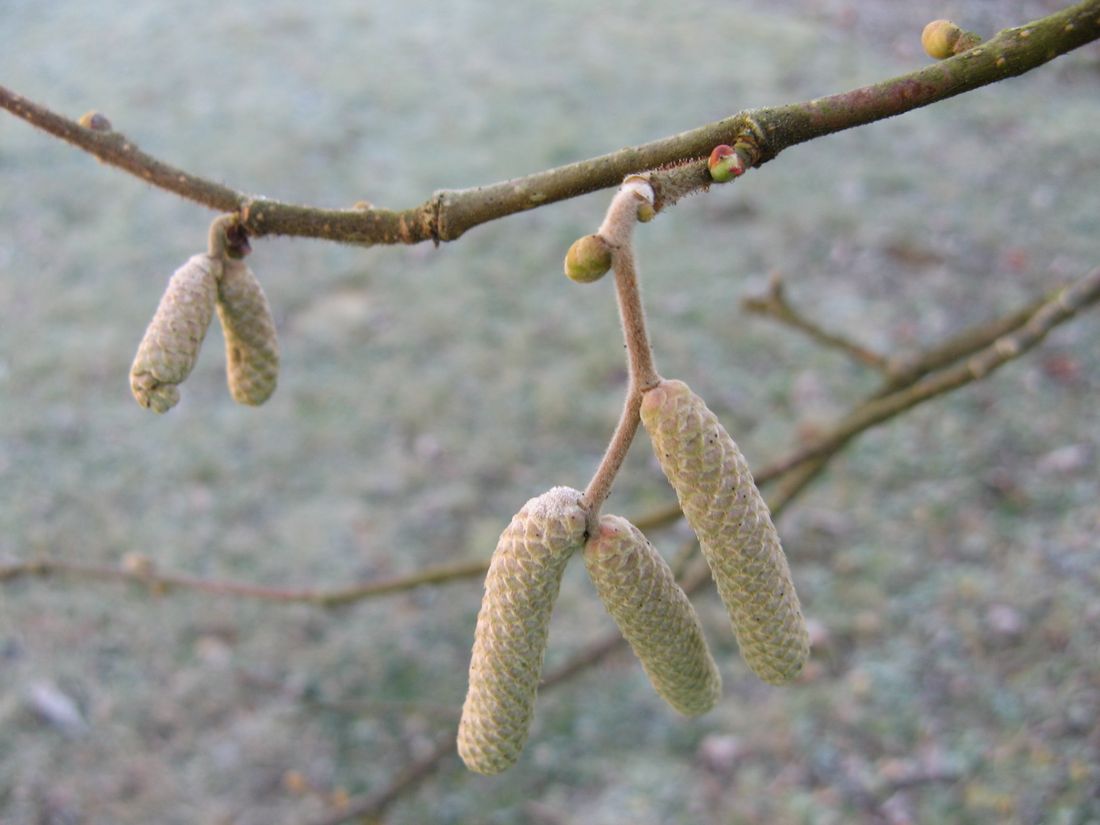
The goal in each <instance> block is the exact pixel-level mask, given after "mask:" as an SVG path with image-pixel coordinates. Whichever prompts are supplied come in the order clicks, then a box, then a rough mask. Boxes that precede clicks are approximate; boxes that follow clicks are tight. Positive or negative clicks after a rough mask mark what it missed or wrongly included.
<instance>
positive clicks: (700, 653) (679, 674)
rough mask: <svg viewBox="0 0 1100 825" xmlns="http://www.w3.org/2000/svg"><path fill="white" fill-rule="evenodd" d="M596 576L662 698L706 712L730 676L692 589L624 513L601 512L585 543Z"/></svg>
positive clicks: (688, 710)
mask: <svg viewBox="0 0 1100 825" xmlns="http://www.w3.org/2000/svg"><path fill="white" fill-rule="evenodd" d="M584 562H585V566H586V567H587V569H588V575H589V577H590V578H591V579H592V583H593V584H594V585H595V586H596V592H597V593H598V594H599V597H600V601H602V602H603V603H604V606H605V607H606V608H607V612H608V613H610V614H611V618H613V619H614V620H615V624H616V625H618V628H619V631H620V632H621V633H622V634H623V637H624V638H625V639H626V640H627V641H628V642H629V643H630V646H631V648H633V650H634V654H635V655H636V656H637V657H638V660H639V661H640V662H641V663H642V667H643V668H644V669H645V672H646V675H647V676H648V677H649V681H650V683H651V684H652V685H653V687H654V689H655V690H656V691H657V693H658V694H659V695H660V697H661V698H662V699H664V700H665V701H666V702H668V703H669V704H670V705H672V707H673V708H675V709H676V710H677V711H679V712H680V713H682V714H684V715H686V716H697V715H699V714H701V713H706V712H707V711H708V710H710V709H711V708H713V707H714V706H715V704H717V702H718V699H719V697H720V696H721V694H722V677H721V676H720V675H719V674H718V668H717V666H716V665H715V664H714V659H713V658H712V657H711V655H710V650H709V649H708V648H707V642H706V639H705V638H704V637H703V628H702V627H701V626H700V624H699V617H698V616H697V615H696V613H695V608H693V607H692V606H691V602H690V601H688V597H687V594H685V593H684V591H683V589H682V588H681V587H680V585H678V584H677V583H676V579H675V577H674V576H673V575H672V570H670V569H669V566H668V564H666V563H665V560H664V559H663V558H661V555H660V554H659V553H658V552H657V551H656V550H655V549H654V547H653V545H652V544H650V543H649V541H648V540H647V539H646V537H645V536H644V535H643V534H642V531H641V530H639V529H638V528H637V527H635V526H634V525H633V524H631V523H630V522H629V521H627V520H626V519H624V518H622V517H620V516H612V515H605V516H602V517H601V518H600V526H599V530H598V531H597V532H596V534H595V535H594V536H592V537H591V538H589V540H588V543H587V544H586V545H585V548H584Z"/></svg>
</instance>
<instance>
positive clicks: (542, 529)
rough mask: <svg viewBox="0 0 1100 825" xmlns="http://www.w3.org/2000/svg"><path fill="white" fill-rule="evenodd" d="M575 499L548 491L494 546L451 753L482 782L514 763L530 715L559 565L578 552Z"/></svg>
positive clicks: (579, 516)
mask: <svg viewBox="0 0 1100 825" xmlns="http://www.w3.org/2000/svg"><path fill="white" fill-rule="evenodd" d="M580 499H581V494H580V493H579V492H578V491H576V490H572V489H570V488H568V487H555V488H554V489H552V490H550V491H549V492H547V493H543V494H542V495H541V496H538V497H537V498H533V499H531V500H530V501H528V502H527V503H526V504H525V505H524V506H523V508H522V509H521V510H520V511H519V512H518V513H517V514H516V515H515V516H514V517H513V518H512V521H511V523H510V524H509V525H508V527H507V528H505V530H504V532H503V533H502V534H501V536H500V541H499V543H498V544H497V549H496V552H495V553H494V554H493V558H492V561H491V562H490V564H489V573H488V575H487V576H486V577H485V596H484V598H483V599H482V602H481V611H480V612H479V613H478V617H477V630H476V631H475V634H474V649H473V654H472V656H471V658H470V684H469V689H468V691H467V693H466V702H465V704H464V705H463V706H462V720H461V721H460V722H459V727H458V753H459V755H460V756H461V757H462V761H463V762H465V763H466V767H468V768H469V769H470V770H473V771H477V772H478V773H483V774H497V773H500V772H501V771H504V770H507V769H508V768H509V767H511V766H512V765H513V764H515V762H516V760H517V759H519V755H520V752H521V751H522V750H523V745H524V743H525V742H526V741H527V732H528V729H529V728H530V725H531V718H532V715H533V712H534V705H535V693H536V691H537V689H538V682H539V676H540V674H541V672H542V660H543V654H544V653H545V651H546V641H547V637H548V634H549V630H550V611H551V610H552V608H553V606H554V600H555V599H556V598H557V595H558V588H559V587H560V585H561V577H562V573H563V571H564V570H565V564H566V562H567V561H569V557H570V556H571V555H573V553H574V552H576V551H577V550H579V549H581V548H582V547H583V546H584V537H585V511H584V509H583V508H582V507H581V506H580Z"/></svg>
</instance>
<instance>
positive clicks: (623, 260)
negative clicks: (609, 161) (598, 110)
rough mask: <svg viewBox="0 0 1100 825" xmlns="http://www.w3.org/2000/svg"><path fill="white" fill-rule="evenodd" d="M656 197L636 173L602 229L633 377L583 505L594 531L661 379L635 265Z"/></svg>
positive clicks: (590, 529) (589, 524)
mask: <svg viewBox="0 0 1100 825" xmlns="http://www.w3.org/2000/svg"><path fill="white" fill-rule="evenodd" d="M653 197H654V194H653V189H652V188H651V187H650V185H649V184H648V183H646V182H643V181H639V180H638V179H634V178H632V179H628V180H627V181H626V182H625V183H624V184H623V186H622V188H621V189H619V191H618V192H617V193H616V195H615V197H614V198H613V199H612V200H611V205H610V206H609V207H608V209H607V216H606V217H605V218H604V221H603V224H602V225H601V226H600V229H599V231H598V232H597V233H596V234H597V235H599V236H600V237H602V238H603V239H604V240H605V241H606V242H607V244H608V245H609V246H610V247H611V260H612V266H613V267H614V269H615V296H616V298H617V299H618V304H619V319H620V321H621V322H622V328H623V339H624V340H625V341H626V353H627V367H628V368H629V371H630V380H629V384H628V386H627V391H626V399H625V400H624V402H623V411H622V414H621V415H620V416H619V423H618V425H617V426H616V427H615V432H614V434H613V435H612V437H611V442H610V443H609V444H608V445H607V451H606V452H605V453H604V455H603V458H602V459H601V461H600V464H599V466H598V467H597V468H596V472H595V473H594V474H593V476H592V480H591V481H589V482H588V486H587V487H586V488H585V491H584V498H583V505H584V507H585V509H586V510H587V512H588V526H589V532H590V533H591V532H592V531H593V530H595V527H596V525H597V524H598V522H599V517H600V506H601V505H602V504H603V502H604V500H605V499H606V498H607V496H608V495H609V494H610V493H611V485H612V484H613V483H614V481H615V476H616V475H618V472H619V469H620V468H621V467H622V464H623V461H625V460H626V454H627V452H628V451H629V450H630V445H631V443H632V442H633V441H634V436H635V435H636V434H637V432H638V424H639V422H640V419H639V417H638V411H639V410H640V408H641V405H642V393H643V392H644V391H645V390H647V389H649V388H650V387H652V386H654V385H655V384H656V383H657V382H658V381H660V376H659V375H658V374H657V368H656V367H655V366H654V363H653V352H652V351H651V349H650V345H649V335H648V334H647V333H646V327H645V309H644V308H643V307H642V297H641V293H640V291H639V289H638V272H637V269H636V267H635V265H634V250H633V247H632V244H631V236H632V234H633V231H634V225H635V224H636V223H637V221H638V209H639V206H640V205H648V206H652V204H653Z"/></svg>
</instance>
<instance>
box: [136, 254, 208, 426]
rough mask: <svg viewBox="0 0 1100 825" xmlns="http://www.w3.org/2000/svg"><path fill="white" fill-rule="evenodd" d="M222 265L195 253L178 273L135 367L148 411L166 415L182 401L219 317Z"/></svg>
mask: <svg viewBox="0 0 1100 825" xmlns="http://www.w3.org/2000/svg"><path fill="white" fill-rule="evenodd" d="M221 269H222V263H221V261H219V260H217V259H215V258H212V257H210V256H209V255H193V256H192V257H191V258H190V260H188V261H187V263H185V264H184V265H183V266H181V267H180V268H179V269H177V270H176V271H175V273H174V274H173V275H172V278H171V280H169V281H168V287H167V289H165V291H164V295H163V296H162V297H161V299H160V304H159V305H158V306H157V311H156V313H155V314H154V315H153V320H152V321H150V322H149V327H148V328H147V329H146V330H145V336H144V337H143V338H142V339H141V344H139V345H138V350H137V355H135V356H134V363H133V365H132V366H131V367H130V390H131V391H132V392H133V394H134V398H136V399H137V402H138V403H139V404H141V406H143V407H148V408H149V409H151V410H153V411H155V412H158V413H163V412H167V411H168V410H170V409H171V408H172V407H174V406H175V405H176V402H178V401H179V399H180V392H179V385H180V384H182V383H183V381H184V379H186V378H187V376H188V375H190V374H191V369H192V368H193V367H194V366H195V360H196V359H197V358H198V357H199V348H200V347H201V346H202V339H203V338H204V337H205V336H206V329H207V327H209V326H210V319H211V317H212V316H213V314H214V303H215V300H216V297H217V292H218V283H217V281H218V277H219V276H220V274H221Z"/></svg>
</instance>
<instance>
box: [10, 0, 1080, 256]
mask: <svg viewBox="0 0 1100 825" xmlns="http://www.w3.org/2000/svg"><path fill="white" fill-rule="evenodd" d="M914 36H915V35H914ZM1098 37H1100V0H1084V2H1080V3H1076V4H1074V5H1072V6H1069V7H1068V8H1066V9H1063V10H1062V11H1059V12H1056V13H1054V14H1051V15H1048V16H1047V17H1044V18H1042V19H1040V20H1036V21H1034V22H1032V23H1028V24H1026V25H1023V26H1017V27H1015V28H1011V29H1006V30H1004V31H1002V32H1000V33H999V34H998V35H996V36H995V37H994V38H992V39H991V40H989V41H987V42H985V43H983V44H981V45H980V46H978V47H976V48H974V49H970V50H969V51H966V52H963V53H962V54H959V55H956V56H955V57H950V58H948V59H946V60H941V61H939V62H938V63H935V64H933V65H931V66H927V67H925V68H923V69H919V70H917V71H913V72H909V73H908V74H904V75H900V76H898V77H895V78H892V79H890V80H885V81H883V82H881V83H876V84H872V85H869V86H863V87H861V88H858V89H853V90H851V91H848V92H843V93H840V94H835V95H830V96H828V97H822V98H818V99H816V100H810V101H805V102H802V103H792V104H789V105H785V106H774V107H765V108H760V109H752V110H747V111H743V112H740V113H738V114H735V115H732V116H731V117H728V118H725V119H724V120H720V121H717V122H715V123H711V124H708V125H705V126H701V127H698V128H696V129H692V130H690V131H687V132H683V133H681V134H678V135H673V136H670V137H666V138H662V139H660V140H656V141H653V142H651V143H645V144H642V145H640V146H632V147H627V148H625V149H620V150H619V151H617V152H612V153H610V154H606V155H601V156H600V157H596V158H592V159H590V160H584V161H580V162H578V163H571V164H568V165H566V166H561V167H558V168H556V169H550V170H547V171H544V172H537V173H535V174H533V175H528V176H526V177H522V178H514V179H512V180H507V181H501V182H499V183H493V184H489V185H487V186H479V187H474V188H471V189H461V190H443V191H440V192H437V193H435V194H434V195H433V196H432V197H431V198H429V199H428V200H427V201H426V202H424V203H422V204H420V205H418V206H414V207H412V208H409V209H405V210H402V211H393V210H389V209H377V208H370V209H319V208H314V207H309V206H302V205H298V204H290V203H283V202H280V201H275V200H269V199H267V198H253V197H251V196H249V195H247V194H245V193H243V192H239V191H236V190H234V189H231V188H229V187H226V186H223V185H221V184H218V183H214V182H212V181H209V180H205V179H203V178H200V177H198V176H197V175H193V174H191V173H188V172H184V171H183V170H181V169H178V168H176V167H173V166H171V165H169V164H167V163H164V162H163V161H160V160H158V159H156V158H154V157H153V156H151V155H148V154H146V153H144V152H142V151H141V150H140V149H139V148H138V147H137V145H136V144H135V143H134V142H133V141H132V140H129V139H128V138H126V137H125V136H123V135H122V134H121V133H118V132H113V131H107V132H103V131H99V130H96V129H91V128H85V127H83V126H81V125H80V124H79V123H77V122H76V121H73V120H70V119H69V118H66V117H63V116H62V115H59V114H56V113H54V112H52V111H50V110H49V109H47V108H46V107H45V106H42V105H41V104H38V103H35V102H33V101H31V100H28V99H26V98H24V97H22V96H21V95H18V94H16V93H15V92H13V91H11V90H9V89H6V88H4V87H2V86H0V107H2V108H4V109H7V110H8V111H9V112H11V113H12V114H14V115H15V116H16V117H20V118H22V119H23V120H25V121H27V122H28V123H30V124H32V125H33V126H36V127H38V128H40V129H43V130H45V131H46V132H49V133H50V134H52V135H54V136H56V137H58V138H60V139H62V140H65V141H68V142H69V143H71V144H73V145H74V146H77V147H78V148H80V149H83V150H84V151H86V152H89V153H91V154H93V155H95V156H96V157H98V158H99V159H100V160H102V161H103V162H104V163H108V164H111V165H113V166H117V167H118V168H120V169H123V170H125V171H127V172H129V173H131V174H133V175H136V176H137V177H139V178H141V179H142V180H145V181H147V182H148V183H151V184H153V185H154V186H158V187H160V188H162V189H166V190H168V191H170V192H175V193H176V194H178V195H180V196H182V197H185V198H188V199H190V200H193V201H196V202H198V203H201V204H204V205H206V206H209V207H211V208H213V209H217V210H219V211H222V212H233V211H240V212H241V216H242V220H243V223H244V226H245V229H246V231H247V232H248V234H250V235H253V236H260V235H272V234H273V235H297V236H303V237H311V238H323V239H327V240H332V241H341V242H346V243H380V244H397V243H405V244H407V243H419V242H420V241H426V240H433V241H451V240H455V239H457V238H459V237H461V236H462V234H463V233H465V232H466V231H467V230H469V229H471V228H472V227H474V226H477V225H479V224H482V223H485V222H487V221H492V220H496V219H498V218H502V217H505V216H506V215H511V214H515V213H517V212H522V211H524V210H528V209H535V208H537V207H540V206H544V205H546V204H550V203H554V202H556V201H560V200H565V199H567V198H573V197H576V196H578V195H583V194H585V193H587V192H593V191H596V190H598V189H605V188H607V187H609V186H614V185H617V184H618V183H619V181H621V180H622V179H623V178H624V177H625V176H627V175H628V174H631V173H637V172H641V171H644V170H647V169H655V168H657V167H661V166H668V165H672V164H678V163H679V164H686V165H685V167H684V168H683V169H682V170H681V174H682V175H684V176H687V177H688V178H694V180H696V181H697V182H698V186H699V188H704V187H706V186H707V185H708V180H709V178H708V177H707V176H706V161H705V160H704V159H705V158H706V156H707V155H708V154H709V153H710V151H711V149H713V148H714V147H715V146H717V145H718V144H720V143H726V144H731V145H732V144H735V143H737V142H741V143H742V144H743V145H744V146H748V147H750V148H751V149H752V154H754V155H755V156H754V157H752V158H751V160H752V161H753V164H754V165H757V166H758V165H760V164H762V163H765V162H767V161H768V160H771V159H772V158H774V157H775V156H776V155H778V154H779V153H780V152H781V151H783V150H784V149H787V148H789V147H791V146H795V145H797V144H799V143H804V142H806V141H809V140H814V139H816V138H819V137H823V136H825V135H829V134H833V133H834V132H839V131H842V130H845V129H851V128H853V127H856V126H863V125H865V124H867V123H873V122H874V121H876V120H882V119H884V118H888V117H893V116H894V115H898V114H902V113H903V112H908V111H911V110H913V109H917V108H920V107H922V106H928V105H929V104H932V103H936V102H938V101H940V100H945V99H947V98H949V97H954V96H955V95H959V94H963V93H964V92H969V91H972V90H974V89H977V88H980V87H982V86H986V85H988V84H990V83H995V82H997V81H999V80H1004V79H1005V78H1008V77H1015V76H1017V75H1021V74H1024V73H1026V72H1029V71H1031V70H1032V69H1035V68H1036V67H1038V66H1041V65H1043V64H1044V63H1047V62H1048V61H1050V60H1053V59H1054V58H1055V57H1058V56H1059V55H1062V54H1065V53H1066V52H1069V51H1072V50H1073V49H1076V48H1078V47H1080V46H1083V45H1084V44H1086V43H1089V42H1091V41H1093V40H1096V39H1097V38H1098ZM689 161H690V163H688V162H689ZM655 188H656V189H657V191H658V197H657V206H658V209H659V208H660V207H661V205H662V198H661V194H660V186H659V185H658V186H656V187H655ZM679 194H682V192H681V193H679Z"/></svg>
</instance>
